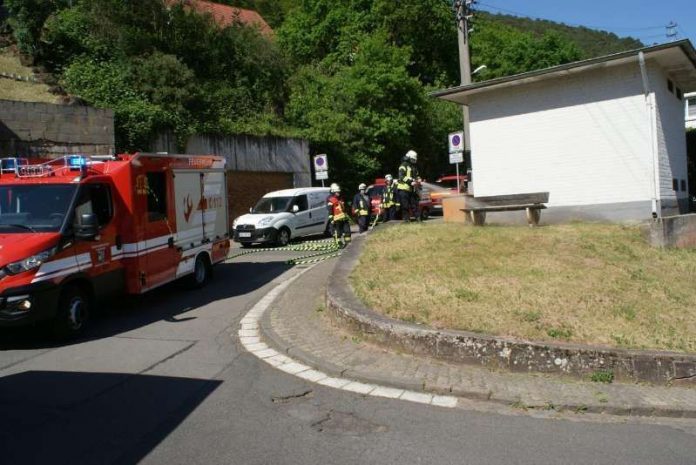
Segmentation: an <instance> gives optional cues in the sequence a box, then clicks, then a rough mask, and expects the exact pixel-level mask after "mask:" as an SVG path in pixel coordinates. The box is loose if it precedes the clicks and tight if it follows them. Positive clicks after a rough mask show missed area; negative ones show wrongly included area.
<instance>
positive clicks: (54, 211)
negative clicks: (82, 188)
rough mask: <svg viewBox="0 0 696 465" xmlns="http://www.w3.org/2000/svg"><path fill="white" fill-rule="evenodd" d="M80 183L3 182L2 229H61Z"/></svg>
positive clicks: (0, 199) (0, 193)
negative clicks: (17, 183) (25, 183)
mask: <svg viewBox="0 0 696 465" xmlns="http://www.w3.org/2000/svg"><path fill="white" fill-rule="evenodd" d="M75 189H77V186H76V185H70V184H29V185H5V186H0V233H2V234H7V233H26V232H27V231H30V232H55V231H60V228H61V226H62V225H63V221H64V220H65V215H66V214H67V212H68V208H70V203H71V201H72V199H73V196H74V194H75Z"/></svg>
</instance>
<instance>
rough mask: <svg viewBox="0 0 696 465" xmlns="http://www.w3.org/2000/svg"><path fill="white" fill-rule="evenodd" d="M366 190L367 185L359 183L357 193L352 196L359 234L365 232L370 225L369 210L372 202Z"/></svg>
mask: <svg viewBox="0 0 696 465" xmlns="http://www.w3.org/2000/svg"><path fill="white" fill-rule="evenodd" d="M366 191H367V186H366V185H365V183H364V182H363V183H360V185H359V186H358V193H357V194H355V197H353V214H354V215H355V216H357V217H358V230H359V231H360V234H362V233H364V232H366V231H367V229H368V227H369V226H370V210H371V209H372V204H371V202H370V197H368V196H367V193H366Z"/></svg>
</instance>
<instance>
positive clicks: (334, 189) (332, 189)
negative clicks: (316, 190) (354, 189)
mask: <svg viewBox="0 0 696 465" xmlns="http://www.w3.org/2000/svg"><path fill="white" fill-rule="evenodd" d="M329 191H330V192H331V193H334V192H341V186H339V185H338V184H336V183H335V182H334V183H332V184H331V187H330V188H329Z"/></svg>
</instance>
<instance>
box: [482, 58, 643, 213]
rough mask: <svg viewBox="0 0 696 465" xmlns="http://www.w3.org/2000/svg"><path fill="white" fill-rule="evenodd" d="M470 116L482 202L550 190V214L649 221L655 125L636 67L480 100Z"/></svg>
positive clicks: (528, 86) (492, 94) (514, 89)
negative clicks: (562, 211)
mask: <svg viewBox="0 0 696 465" xmlns="http://www.w3.org/2000/svg"><path fill="white" fill-rule="evenodd" d="M470 111H471V121H472V123H471V144H472V157H473V159H472V165H473V173H474V175H473V179H474V193H475V195H476V196H487V195H502V194H514V193H524V192H547V191H548V192H549V193H550V198H549V206H550V207H555V208H554V210H555V211H559V208H558V207H572V208H569V209H568V211H571V212H575V213H577V217H582V213H583V211H585V212H587V213H588V216H589V217H594V216H596V215H595V214H594V213H592V212H593V211H596V208H594V207H593V208H587V209H583V208H578V207H582V206H595V205H606V206H607V208H611V209H620V208H619V207H620V206H621V205H625V206H627V208H628V211H624V212H623V213H622V216H623V217H624V218H648V217H649V216H650V199H651V192H652V188H651V187H652V181H651V177H652V173H653V171H652V166H653V165H652V152H651V150H650V147H651V135H650V126H651V123H650V119H649V118H648V111H647V107H646V104H645V98H644V96H643V84H642V79H641V75H640V68H639V66H638V63H637V61H636V63H635V64H633V63H630V64H627V65H623V66H617V67H610V68H599V69H595V70H590V71H587V72H584V73H582V74H581V75H572V76H566V77H564V78H558V79H553V80H548V81H543V82H539V83H534V84H526V85H523V86H516V87H510V88H507V89H502V90H500V91H497V92H488V93H486V94H485V95H481V96H478V97H477V96H475V95H474V96H472V98H471V103H470ZM600 210H601V208H600ZM549 213H551V212H549Z"/></svg>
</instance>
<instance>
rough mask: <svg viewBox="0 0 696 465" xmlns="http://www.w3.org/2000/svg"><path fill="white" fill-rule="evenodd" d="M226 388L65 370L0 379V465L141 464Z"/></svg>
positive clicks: (211, 383) (204, 382)
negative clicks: (201, 407)
mask: <svg viewBox="0 0 696 465" xmlns="http://www.w3.org/2000/svg"><path fill="white" fill-rule="evenodd" d="M220 383H221V381H209V380H200V379H188V378H171V377H164V376H145V375H127V374H116V373H80V372H74V373H69V372H62V371H56V372H48V371H28V372H24V373H20V374H16V375H11V376H7V377H4V378H0V451H2V452H1V455H2V459H1V460H0V461H1V462H2V463H6V464H24V463H27V464H38V463H50V464H62V463H65V464H78V463H113V462H115V461H117V460H118V461H119V462H120V463H137V462H138V461H139V460H140V459H142V458H143V457H144V456H145V455H146V454H148V453H149V452H150V451H151V450H152V449H153V448H154V447H156V446H157V444H159V443H160V442H161V441H162V440H163V439H164V438H166V437H167V435H168V434H169V433H171V431H172V430H174V429H175V428H176V427H177V426H178V425H179V424H180V423H181V422H182V421H184V419H185V418H186V417H187V416H188V415H189V414H190V413H191V412H192V411H193V410H194V409H195V408H196V407H197V406H198V405H199V404H200V403H201V402H203V401H204V400H205V399H206V397H208V396H209V395H210V394H211V393H212V392H213V391H214V390H215V389H216V388H217V387H218V385H219V384H220Z"/></svg>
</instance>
